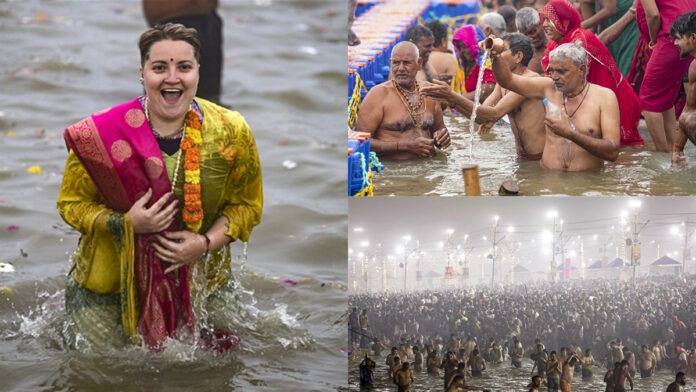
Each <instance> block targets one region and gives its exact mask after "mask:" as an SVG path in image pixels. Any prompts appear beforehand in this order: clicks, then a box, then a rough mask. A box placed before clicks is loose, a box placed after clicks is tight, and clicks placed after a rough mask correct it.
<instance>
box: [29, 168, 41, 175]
mask: <svg viewBox="0 0 696 392" xmlns="http://www.w3.org/2000/svg"><path fill="white" fill-rule="evenodd" d="M27 172H28V173H31V174H41V167H40V166H30V167H29V168H28V169H27Z"/></svg>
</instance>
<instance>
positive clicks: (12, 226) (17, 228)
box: [7, 225, 19, 231]
mask: <svg viewBox="0 0 696 392" xmlns="http://www.w3.org/2000/svg"><path fill="white" fill-rule="evenodd" d="M7 231H19V226H17V225H9V226H7Z"/></svg>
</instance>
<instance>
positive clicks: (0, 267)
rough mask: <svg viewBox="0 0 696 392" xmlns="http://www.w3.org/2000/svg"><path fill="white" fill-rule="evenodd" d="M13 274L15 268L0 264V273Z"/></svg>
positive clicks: (7, 264) (8, 264)
mask: <svg viewBox="0 0 696 392" xmlns="http://www.w3.org/2000/svg"><path fill="white" fill-rule="evenodd" d="M9 272H15V267H14V266H13V265H12V264H10V263H0V273H9Z"/></svg>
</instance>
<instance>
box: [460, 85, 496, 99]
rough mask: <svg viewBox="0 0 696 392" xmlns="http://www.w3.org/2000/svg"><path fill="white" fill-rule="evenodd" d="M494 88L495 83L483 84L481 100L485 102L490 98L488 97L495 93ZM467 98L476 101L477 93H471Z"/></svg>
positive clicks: (467, 94)
mask: <svg viewBox="0 0 696 392" xmlns="http://www.w3.org/2000/svg"><path fill="white" fill-rule="evenodd" d="M494 88H495V83H490V82H489V83H481V96H480V97H479V98H480V99H481V100H482V101H485V100H486V98H488V96H489V95H490V94H491V93H492V92H493V89H494ZM465 96H466V97H467V98H468V99H470V100H471V101H474V98H476V91H475V90H474V91H469V92H468V93H466V95H465Z"/></svg>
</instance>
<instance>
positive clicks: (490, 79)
mask: <svg viewBox="0 0 696 392" xmlns="http://www.w3.org/2000/svg"><path fill="white" fill-rule="evenodd" d="M480 69H481V66H480V65H478V64H476V66H475V67H474V69H473V70H472V71H471V74H469V75H467V77H466V83H465V84H464V86H465V87H466V91H476V82H478V75H479V72H480ZM484 83H495V76H493V71H491V70H490V69H488V68H486V69H485V70H483V79H481V84H482V85H483V84H484Z"/></svg>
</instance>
